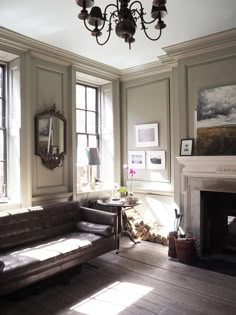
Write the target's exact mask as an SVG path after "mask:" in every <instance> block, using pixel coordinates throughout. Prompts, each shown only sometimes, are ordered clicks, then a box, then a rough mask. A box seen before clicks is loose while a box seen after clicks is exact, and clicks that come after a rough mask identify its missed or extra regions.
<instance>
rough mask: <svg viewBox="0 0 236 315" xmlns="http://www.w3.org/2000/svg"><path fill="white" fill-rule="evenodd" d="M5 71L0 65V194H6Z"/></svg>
mask: <svg viewBox="0 0 236 315" xmlns="http://www.w3.org/2000/svg"><path fill="white" fill-rule="evenodd" d="M5 86H6V72H5V66H3V65H0V194H1V197H5V196H6V187H7V186H6V184H7V172H6V169H7V165H6V91H5Z"/></svg>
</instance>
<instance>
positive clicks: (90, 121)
mask: <svg viewBox="0 0 236 315" xmlns="http://www.w3.org/2000/svg"><path fill="white" fill-rule="evenodd" d="M87 132H88V133H96V114H95V113H93V112H87Z"/></svg>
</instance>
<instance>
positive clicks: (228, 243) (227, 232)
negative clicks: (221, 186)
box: [200, 191, 236, 257]
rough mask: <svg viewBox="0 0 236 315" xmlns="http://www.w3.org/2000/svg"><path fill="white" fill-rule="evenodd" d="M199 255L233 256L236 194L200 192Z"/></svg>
mask: <svg viewBox="0 0 236 315" xmlns="http://www.w3.org/2000/svg"><path fill="white" fill-rule="evenodd" d="M200 195H201V197H200V227H201V228H200V234H201V240H202V242H201V254H202V255H203V256H208V255H217V254H223V255H235V257H236V193H227V192H212V191H201V193H200Z"/></svg>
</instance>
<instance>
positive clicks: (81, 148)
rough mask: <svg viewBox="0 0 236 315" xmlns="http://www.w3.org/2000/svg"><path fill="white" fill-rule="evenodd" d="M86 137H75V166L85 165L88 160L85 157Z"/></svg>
mask: <svg viewBox="0 0 236 315" xmlns="http://www.w3.org/2000/svg"><path fill="white" fill-rule="evenodd" d="M87 146H88V145H87V136H86V135H77V165H87V164H88V159H87V155H86V148H87Z"/></svg>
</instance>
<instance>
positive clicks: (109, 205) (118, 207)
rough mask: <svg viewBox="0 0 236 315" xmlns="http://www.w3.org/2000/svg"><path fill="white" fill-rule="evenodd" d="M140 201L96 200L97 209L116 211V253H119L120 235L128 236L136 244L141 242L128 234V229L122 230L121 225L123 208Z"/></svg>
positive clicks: (131, 206)
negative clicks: (130, 202)
mask: <svg viewBox="0 0 236 315" xmlns="http://www.w3.org/2000/svg"><path fill="white" fill-rule="evenodd" d="M139 204H140V203H138V202H137V203H135V204H127V203H125V201H123V200H117V201H116V200H109V201H102V200H97V206H98V208H99V210H102V211H108V212H113V213H117V216H118V237H117V244H116V253H117V254H119V250H120V238H121V237H122V236H128V237H129V239H130V240H131V241H132V242H133V243H134V244H138V243H141V242H140V241H136V240H135V239H134V238H133V236H132V235H131V234H130V232H129V231H126V230H124V228H123V227H124V226H123V210H124V209H125V208H133V207H135V206H138V205H139Z"/></svg>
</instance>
